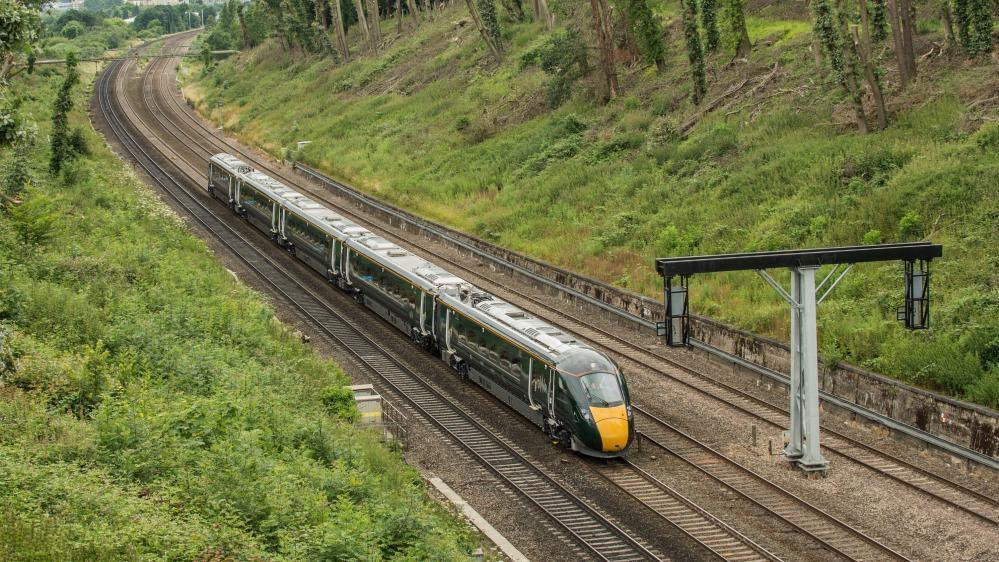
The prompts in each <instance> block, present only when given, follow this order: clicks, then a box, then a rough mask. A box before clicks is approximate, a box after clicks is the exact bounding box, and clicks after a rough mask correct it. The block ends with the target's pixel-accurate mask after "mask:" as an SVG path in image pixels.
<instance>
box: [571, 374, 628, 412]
mask: <svg viewBox="0 0 999 562" xmlns="http://www.w3.org/2000/svg"><path fill="white" fill-rule="evenodd" d="M579 381H580V382H581V383H582V384H583V391H584V392H586V398H587V399H588V400H589V402H590V406H596V407H598V408H610V407H612V406H620V405H621V404H624V397H623V396H622V395H621V385H620V384H618V380H617V376H615V375H612V374H610V373H590V374H589V375H583V376H582V377H580V378H579Z"/></svg>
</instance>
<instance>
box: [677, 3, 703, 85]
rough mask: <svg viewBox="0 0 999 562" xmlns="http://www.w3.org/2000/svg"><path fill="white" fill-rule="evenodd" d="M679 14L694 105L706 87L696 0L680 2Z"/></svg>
mask: <svg viewBox="0 0 999 562" xmlns="http://www.w3.org/2000/svg"><path fill="white" fill-rule="evenodd" d="M680 12H681V14H682V17H683V34H684V37H685V38H686V40H687V59H688V60H689V61H690V75H691V79H692V80H693V82H694V103H701V100H702V99H704V95H705V94H706V93H707V91H708V87H707V84H706V83H705V77H704V51H703V50H702V49H701V36H700V34H699V33H698V31H697V2H696V0H680Z"/></svg>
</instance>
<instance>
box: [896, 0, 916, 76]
mask: <svg viewBox="0 0 999 562" xmlns="http://www.w3.org/2000/svg"><path fill="white" fill-rule="evenodd" d="M898 9H899V11H900V12H901V16H902V43H903V45H904V46H905V64H906V66H907V70H908V73H909V79H910V80H911V79H913V78H915V77H916V48H915V47H914V46H913V45H912V36H913V35H915V31H916V30H915V27H916V23H915V22H916V8H915V7H914V6H913V4H912V0H899V5H898Z"/></svg>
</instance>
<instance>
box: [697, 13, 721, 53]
mask: <svg viewBox="0 0 999 562" xmlns="http://www.w3.org/2000/svg"><path fill="white" fill-rule="evenodd" d="M717 8H718V3H717V0H701V27H703V28H704V50H705V51H706V52H708V53H713V52H715V51H716V50H717V49H718V19H717V17H716V12H717Z"/></svg>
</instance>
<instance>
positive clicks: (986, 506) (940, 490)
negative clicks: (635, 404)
mask: <svg viewBox="0 0 999 562" xmlns="http://www.w3.org/2000/svg"><path fill="white" fill-rule="evenodd" d="M161 93H162V91H161ZM168 97H169V98H170V100H171V101H172V102H173V104H174V105H175V106H176V107H177V108H178V109H179V111H177V112H174V113H175V114H179V115H181V116H182V117H183V118H184V120H185V121H187V122H189V123H192V125H194V126H195V127H197V128H201V129H202V130H205V131H208V132H209V135H208V136H210V137H211V138H212V139H214V140H217V141H219V142H222V143H223V144H225V145H226V146H229V147H231V148H233V149H235V150H236V152H239V153H242V154H244V155H246V156H249V157H250V159H251V160H253V161H255V162H257V163H259V158H257V157H256V156H255V155H253V154H249V153H247V152H246V151H245V149H243V148H242V147H241V146H239V145H238V144H236V143H232V142H230V141H229V140H228V139H225V138H224V137H218V136H216V135H215V131H209V130H208V129H207V127H205V126H204V124H203V123H202V122H201V121H200V120H198V119H196V118H194V117H193V116H191V115H189V114H188V112H187V111H185V110H184V108H183V107H180V103H179V102H178V101H177V100H176V98H175V97H173V96H168ZM157 108H159V109H160V112H161V113H162V111H163V110H162V108H160V107H159V104H158V103H157ZM171 134H173V135H174V136H175V137H176V138H177V139H178V140H181V139H180V137H178V136H177V135H176V134H175V133H172V132H171ZM181 134H183V135H184V136H185V137H187V138H188V139H189V140H190V141H191V142H194V143H195V144H197V145H198V146H199V148H202V150H204V151H205V153H206V154H211V153H212V152H211V147H209V148H204V145H203V144H202V143H201V142H200V141H199V140H198V139H195V138H194V137H193V136H191V135H190V134H189V133H187V132H185V131H181ZM260 167H261V168H263V169H265V170H267V171H269V172H271V173H272V174H273V175H275V176H278V177H282V178H286V176H284V174H281V173H279V172H278V171H275V170H273V169H271V168H269V167H268V166H266V165H264V166H260ZM299 169H302V168H301V166H299ZM303 171H304V170H303ZM311 173H313V174H315V177H316V178H321V180H322V181H323V182H326V183H329V184H332V185H333V187H335V188H339V189H346V190H348V191H350V192H352V193H356V190H353V188H349V187H347V186H344V185H343V184H340V183H339V182H334V181H333V180H330V179H329V178H325V177H324V176H321V175H319V174H318V173H316V172H314V171H313V172H311ZM290 183H292V184H295V183H297V182H294V181H293V182H290ZM359 195H360V196H362V197H364V198H365V200H367V199H370V198H369V197H367V196H364V195H363V194H359ZM321 200H323V201H324V202H326V203H329V204H331V205H333V206H335V207H336V208H337V209H338V210H341V211H344V212H345V213H346V214H349V215H351V216H352V217H354V218H357V219H358V220H360V221H361V222H365V223H370V220H369V219H364V218H361V217H358V216H357V214H356V213H355V212H352V211H350V210H347V209H344V208H343V206H342V205H339V204H336V203H333V202H331V201H329V200H328V199H325V198H321ZM372 201H375V200H372ZM380 205H381V207H380V208H382V207H383V208H384V210H385V212H389V213H393V216H396V217H398V218H400V219H401V220H402V219H405V218H406V217H407V215H405V214H404V213H395V212H394V210H393V209H391V208H390V207H388V206H386V205H384V204H380ZM419 226H423V224H422V222H421V223H420V224H419ZM379 230H381V229H379ZM442 236H447V235H446V234H442ZM468 248H469V249H470V250H471V249H474V248H473V247H471V246H469V247H468ZM424 249H425V248H424ZM436 255H437V257H438V258H440V259H443V260H445V261H447V262H448V263H450V264H452V265H453V266H455V267H458V268H460V269H462V270H463V271H467V272H469V273H471V274H472V275H474V276H475V277H476V278H479V279H482V280H483V281H485V284H488V285H490V286H495V283H493V282H492V281H489V280H487V279H485V278H483V277H482V276H481V275H479V274H477V273H475V272H474V271H472V270H470V269H468V268H467V267H465V266H463V265H461V264H460V263H457V262H455V261H454V260H451V259H449V258H447V257H446V256H441V255H439V254H436ZM496 259H500V258H496ZM504 263H506V262H504ZM508 265H512V264H508ZM559 286H560V287H562V286H561V285H559ZM503 291H505V292H512V293H515V294H517V295H518V296H519V297H521V298H524V299H527V300H530V301H531V302H533V303H535V304H537V305H538V306H541V307H543V308H544V309H546V310H547V311H549V314H551V313H554V314H556V315H558V316H561V317H565V318H568V319H571V320H574V321H575V322H576V323H577V324H578V325H579V327H578V328H576V329H575V330H574V331H576V332H577V333H578V332H582V331H585V330H590V331H593V332H597V333H599V334H601V335H603V336H604V337H606V338H610V339H611V340H613V341H614V342H617V343H620V344H623V345H625V346H627V347H629V348H632V349H634V350H635V351H636V352H638V353H641V354H648V355H650V356H651V357H654V358H655V359H656V360H662V361H665V362H667V363H669V364H671V365H672V366H674V367H677V368H680V369H683V370H685V371H688V372H689V373H691V374H693V375H695V376H697V377H700V378H703V379H704V380H706V381H708V382H709V383H713V384H715V385H718V386H720V387H722V388H723V389H724V390H726V391H728V392H732V393H736V394H737V395H738V396H739V397H740V398H742V399H745V400H749V401H751V402H755V403H756V404H759V405H762V406H764V407H765V408H767V409H770V410H773V411H775V412H777V413H780V414H783V415H786V412H784V410H783V409H782V408H779V407H777V406H774V405H772V404H769V403H768V402H766V401H763V400H761V399H759V398H756V397H755V396H752V395H750V394H748V393H745V392H743V391H741V390H739V389H736V388H734V387H732V386H730V385H727V384H725V383H723V382H721V381H718V380H717V379H715V378H714V377H711V376H710V375H708V374H706V373H704V372H702V371H699V370H696V369H692V368H690V367H688V366H686V365H684V364H682V363H680V362H678V361H676V360H674V359H671V358H669V357H666V356H664V355H662V354H659V353H651V352H649V351H648V350H645V349H643V348H640V347H638V346H637V345H635V344H634V343H633V342H630V341H628V340H626V339H624V338H621V337H620V336H618V335H616V334H613V333H611V332H607V331H605V330H603V329H601V328H598V327H596V326H593V325H592V324H588V323H587V322H586V321H585V320H582V319H579V318H577V317H575V316H573V315H571V314H568V313H567V312H565V311H564V310H561V309H555V308H554V307H551V306H549V305H547V304H546V303H544V302H542V301H540V300H538V299H537V298H535V297H533V296H531V295H528V294H526V293H523V292H520V291H517V290H515V289H512V288H509V287H502V288H500V289H499V290H496V291H494V292H497V293H499V292H503ZM618 310H620V309H618ZM562 324H565V323H564V322H563V323H562ZM589 339H595V338H592V337H591V338H589ZM595 343H597V344H598V345H599V346H600V347H603V348H604V349H606V350H607V351H610V352H611V353H614V354H620V355H624V356H625V357H628V358H629V359H631V360H632V361H635V362H637V363H639V364H640V365H642V366H644V367H646V368H649V369H652V370H654V371H656V372H659V373H662V374H664V375H666V376H668V377H671V378H674V379H676V376H674V375H671V374H670V373H667V372H665V371H663V370H662V369H661V368H660V367H659V366H656V365H654V364H652V363H650V362H649V361H647V360H643V359H641V358H638V357H636V356H634V355H626V354H624V353H623V352H621V351H620V350H618V349H616V348H614V347H613V346H610V345H608V342H600V341H599V340H596V341H595ZM716 355H717V354H716ZM726 359H727V357H726ZM680 382H682V383H684V384H687V386H690V387H691V388H694V389H695V390H697V391H699V392H702V393H705V394H707V395H708V396H711V397H712V398H715V399H719V400H721V401H723V402H725V403H728V404H729V405H730V406H734V407H736V408H737V409H739V410H741V411H743V412H745V413H748V414H750V415H752V416H754V417H757V418H759V419H763V420H764V421H767V422H768V423H770V424H772V425H774V426H777V427H783V426H784V425H786V422H785V421H783V420H775V419H771V418H769V417H768V416H766V415H763V414H762V413H761V412H760V411H759V410H758V409H756V408H752V409H747V408H746V407H745V406H744V405H739V404H736V403H734V402H733V401H731V400H727V399H725V398H722V397H720V396H719V395H718V394H717V393H708V392H705V390H704V388H703V386H702V385H691V384H689V381H682V380H681V381H680ZM785 382H786V379H785ZM832 398H833V399H834V400H839V401H842V400H841V399H836V398H835V397H832ZM870 413H871V414H872V415H878V416H880V414H876V412H870ZM824 431H825V432H826V433H827V434H829V435H832V436H833V437H835V438H836V442H835V443H830V440H829V439H827V440H826V442H824V443H823V446H825V447H826V448H827V449H829V450H831V451H833V452H835V453H837V454H839V455H841V456H843V457H844V458H847V459H850V460H853V461H854V462H857V463H859V464H861V465H863V466H866V467H867V468H869V469H871V470H873V471H875V472H877V473H879V474H882V475H884V476H887V477H889V478H891V479H893V480H896V481H898V482H901V483H903V484H905V485H907V486H909V487H911V488H914V489H916V490H918V491H920V492H922V493H925V494H927V495H929V496H931V497H933V498H935V499H938V500H940V501H943V502H945V503H947V504H949V505H952V506H954V507H957V508H958V509H961V510H962V511H965V512H967V513H969V514H971V515H973V516H975V517H977V518H980V519H983V520H985V521H988V522H991V523H993V524H995V523H997V522H999V519H997V516H996V515H995V511H996V509H997V507H999V503H997V502H996V501H995V500H994V499H992V498H990V497H988V496H986V495H984V494H982V493H980V492H977V491H975V490H973V489H970V488H968V487H966V486H964V485H962V484H959V483H957V482H954V481H952V480H950V479H948V478H946V477H943V476H940V475H937V474H934V473H932V472H929V471H927V470H925V469H922V468H920V467H918V466H916V465H914V464H912V463H909V462H908V461H904V460H902V459H900V458H897V457H895V456H893V455H890V454H888V453H885V452H883V451H878V450H876V449H874V448H873V447H870V446H868V445H866V444H864V443H862V442H859V441H857V440H855V439H853V438H850V437H847V436H845V435H843V434H841V433H839V432H836V431H834V430H832V429H828V428H824ZM927 435H929V434H927ZM840 441H841V442H840ZM947 443H949V442H947ZM850 447H854V448H857V449H861V450H862V451H863V452H865V453H866V454H865V455H864V456H865V457H867V458H861V457H860V455H858V454H856V452H854V453H848V452H847V449H849V448H850ZM871 455H874V456H875V457H877V456H880V457H883V458H870V456H871ZM886 461H887V462H886ZM900 469H901V470H900ZM910 473H912V474H910ZM962 494H964V495H967V496H970V497H969V498H962V497H961V495H962ZM969 500H970V501H969Z"/></svg>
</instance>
